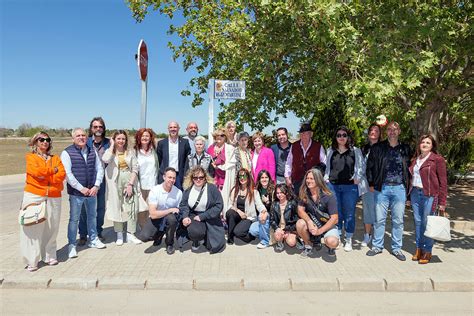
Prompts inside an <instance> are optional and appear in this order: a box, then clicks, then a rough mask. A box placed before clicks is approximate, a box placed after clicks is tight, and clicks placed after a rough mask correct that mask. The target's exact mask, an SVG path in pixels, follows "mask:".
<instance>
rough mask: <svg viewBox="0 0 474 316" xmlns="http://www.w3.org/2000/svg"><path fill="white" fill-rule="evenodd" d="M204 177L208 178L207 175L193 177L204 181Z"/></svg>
mask: <svg viewBox="0 0 474 316" xmlns="http://www.w3.org/2000/svg"><path fill="white" fill-rule="evenodd" d="M204 179H206V177H205V176H197V177H193V180H199V181H202V180H204Z"/></svg>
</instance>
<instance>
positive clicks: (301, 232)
mask: <svg viewBox="0 0 474 316" xmlns="http://www.w3.org/2000/svg"><path fill="white" fill-rule="evenodd" d="M299 198H300V201H299V203H298V216H299V217H300V219H299V220H298V222H297V223H296V231H297V232H298V236H300V237H301V238H303V241H304V250H303V252H302V253H301V257H302V258H307V257H308V255H309V254H310V253H311V252H312V250H313V245H312V244H313V242H314V241H316V240H317V239H318V238H319V237H324V241H325V244H326V246H327V247H328V248H329V255H332V256H334V255H335V252H334V250H335V249H336V248H337V246H338V244H339V231H338V229H337V222H338V214H337V202H336V197H335V196H334V194H332V192H331V190H329V188H328V187H327V186H326V183H325V182H324V178H323V175H322V173H321V171H319V170H318V169H311V170H308V172H306V174H305V176H304V179H303V184H302V185H301V188H300V193H299Z"/></svg>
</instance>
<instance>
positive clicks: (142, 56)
mask: <svg viewBox="0 0 474 316" xmlns="http://www.w3.org/2000/svg"><path fill="white" fill-rule="evenodd" d="M137 65H138V73H139V75H140V80H141V81H142V106H141V112H140V127H146V102H147V100H146V98H147V85H148V50H147V47H146V44H145V41H144V40H140V43H139V44H138V53H137Z"/></svg>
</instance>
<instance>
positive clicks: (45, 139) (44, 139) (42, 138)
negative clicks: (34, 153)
mask: <svg viewBox="0 0 474 316" xmlns="http://www.w3.org/2000/svg"><path fill="white" fill-rule="evenodd" d="M38 141H39V142H40V143H43V142H48V143H51V138H49V137H47V138H44V137H40V138H38Z"/></svg>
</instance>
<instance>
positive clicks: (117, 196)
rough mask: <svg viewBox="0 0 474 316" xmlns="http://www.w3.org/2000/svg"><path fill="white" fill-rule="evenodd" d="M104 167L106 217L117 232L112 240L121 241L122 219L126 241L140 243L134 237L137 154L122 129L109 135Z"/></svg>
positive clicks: (136, 203)
mask: <svg viewBox="0 0 474 316" xmlns="http://www.w3.org/2000/svg"><path fill="white" fill-rule="evenodd" d="M102 161H104V162H105V163H106V164H108V165H107V167H106V168H105V181H106V185H107V203H106V214H107V218H108V219H109V220H111V221H113V222H114V231H115V232H116V233H117V240H116V241H115V244H116V245H117V246H121V245H123V243H124V232H125V223H126V224H127V229H126V232H127V241H131V242H132V243H134V244H141V240H139V239H138V238H137V237H135V232H136V229H137V216H138V199H139V196H138V194H141V192H139V191H138V188H137V182H138V181H137V178H138V170H139V169H138V162H137V157H136V156H135V154H134V153H132V151H130V150H129V148H128V136H127V133H126V132H125V131H124V130H118V131H116V132H115V133H114V134H113V135H112V139H111V140H110V147H109V149H107V150H106V151H105V153H104V155H103V156H102Z"/></svg>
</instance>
